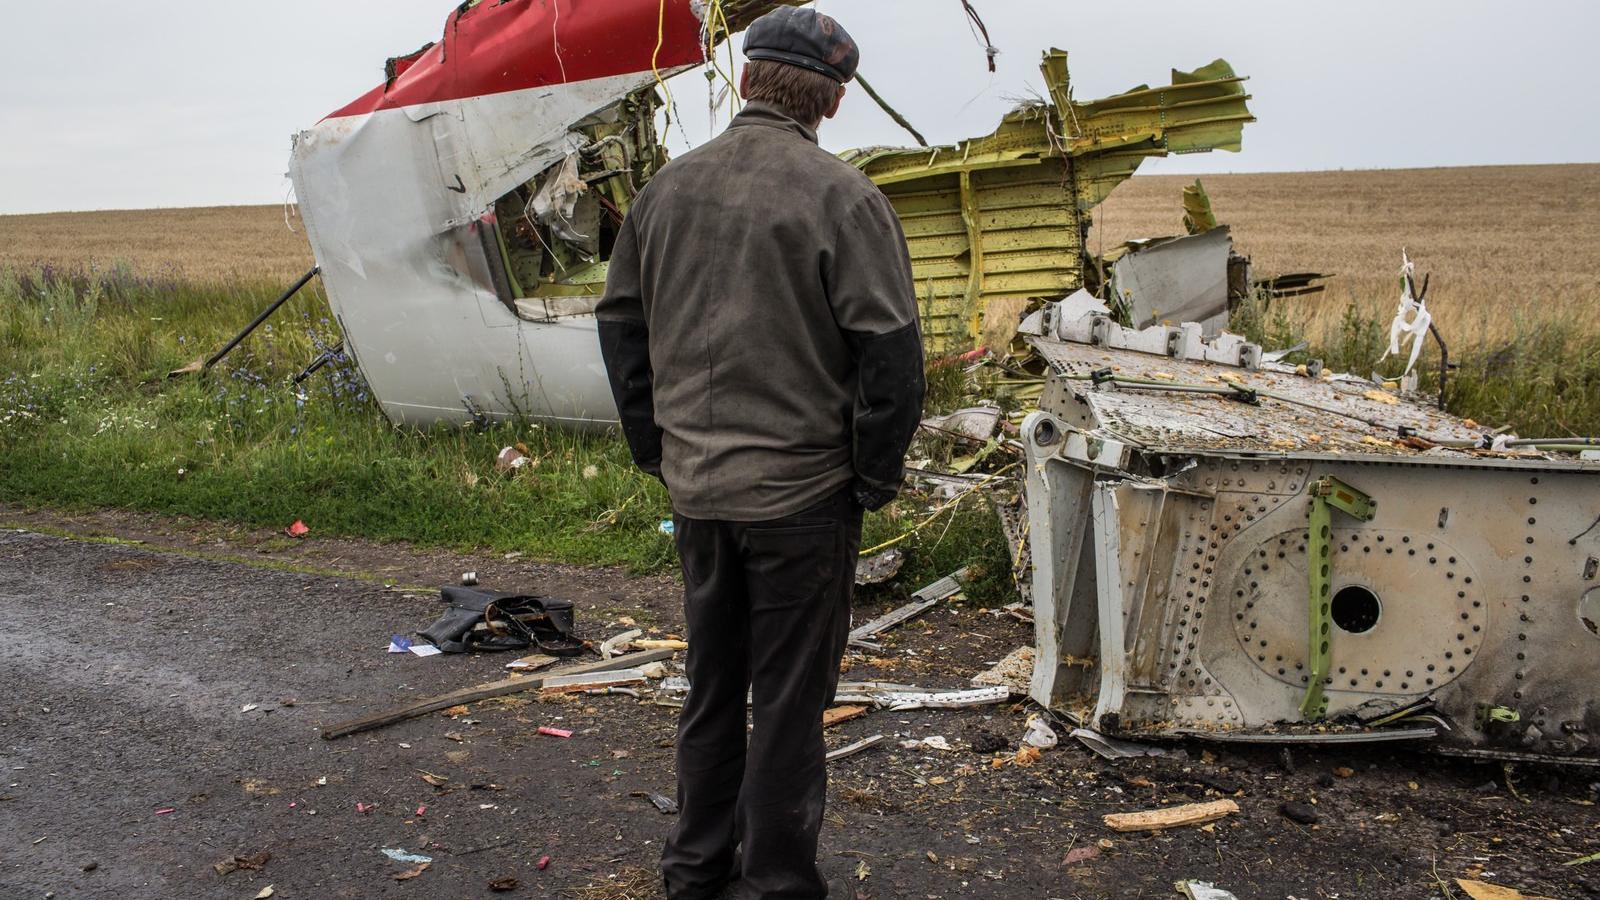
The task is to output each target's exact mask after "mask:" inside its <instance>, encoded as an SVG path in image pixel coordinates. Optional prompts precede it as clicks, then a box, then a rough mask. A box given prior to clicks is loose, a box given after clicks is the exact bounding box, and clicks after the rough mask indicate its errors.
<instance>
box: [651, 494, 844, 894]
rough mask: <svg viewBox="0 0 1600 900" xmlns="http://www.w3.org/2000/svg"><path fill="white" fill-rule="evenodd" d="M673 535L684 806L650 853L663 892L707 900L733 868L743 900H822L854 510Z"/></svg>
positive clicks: (840, 505) (691, 524)
mask: <svg viewBox="0 0 1600 900" xmlns="http://www.w3.org/2000/svg"><path fill="white" fill-rule="evenodd" d="M676 528H677V531H676V534H677V544H678V555H679V557H680V558H681V559H682V561H683V580H684V586H685V592H684V596H685V601H684V606H685V612H686V615H687V618H688V623H689V635H688V636H689V654H688V663H687V665H688V670H689V682H690V691H689V697H688V700H687V701H686V702H685V703H684V706H683V713H682V715H681V716H680V718H679V720H678V805H679V807H680V810H681V811H680V813H679V816H678V821H677V824H676V826H675V827H674V828H673V830H672V834H671V836H670V837H669V838H668V840H667V845H666V849H665V851H664V852H663V853H662V856H661V870H662V875H663V877H664V879H665V881H666V887H667V896H668V897H670V898H672V900H699V898H702V897H711V896H715V895H716V893H717V892H718V891H719V890H720V889H721V887H722V886H723V885H724V884H725V883H726V882H727V881H728V879H729V877H730V875H735V874H736V875H738V876H739V877H741V878H742V882H743V892H744V894H743V896H744V897H745V898H748V900H778V898H784V900H789V898H794V900H818V898H822V897H825V896H827V893H828V888H827V884H826V882H825V881H824V880H823V879H822V877H821V876H820V875H819V873H818V871H817V865H816V859H817V833H818V831H819V830H820V828H821V826H822V806H823V801H824V797H825V795H826V792H827V782H828V776H827V771H826V770H825V768H824V761H823V755H824V752H825V751H824V746H823V742H822V713H823V710H824V709H825V708H826V706H827V704H828V703H829V702H830V701H831V700H832V699H833V693H834V690H835V688H837V687H838V684H839V660H840V657H841V656H843V654H844V647H845V642H846V640H847V638H848V637H849V632H850V597H851V593H852V591H853V589H854V587H855V564H856V554H857V553H858V552H859V551H860V547H861V508H860V507H859V506H857V505H856V504H855V502H854V501H853V500H852V499H851V497H850V492H849V491H840V492H839V493H837V494H835V495H834V496H832V497H830V498H828V499H827V500H825V501H823V502H822V503H819V504H818V505H816V506H814V507H812V508H810V509H808V510H806V511H804V512H801V513H797V514H795V515H792V516H786V517H784V518H781V519H775V520H772V521H769V522H721V521H705V520H696V519H686V518H683V517H681V516H680V517H678V518H677V520H676ZM747 691H748V692H750V694H751V696H752V704H751V717H752V719H753V727H752V728H751V729H750V733H749V742H748V745H747V744H746V737H745V732H746V724H745V697H746V693H747ZM735 846H739V847H740V848H741V853H742V857H743V859H742V861H741V863H740V872H738V873H734V872H733V866H734V859H735V857H734V849H735Z"/></svg>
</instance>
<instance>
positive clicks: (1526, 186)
mask: <svg viewBox="0 0 1600 900" xmlns="http://www.w3.org/2000/svg"><path fill="white" fill-rule="evenodd" d="M1191 180H1192V179H1191V178H1189V177H1180V176H1136V177H1135V178H1133V179H1132V180H1130V181H1129V182H1128V183H1126V184H1124V185H1122V186H1121V187H1119V188H1118V189H1117V190H1116V191H1115V192H1114V193H1113V194H1112V195H1111V198H1110V199H1109V200H1108V201H1107V202H1106V203H1105V204H1104V205H1103V206H1101V207H1100V208H1099V209H1098V210H1097V211H1096V213H1095V219H1096V222H1097V224H1096V227H1095V230H1094V232H1093V233H1092V234H1091V236H1090V246H1091V248H1092V249H1098V248H1100V247H1110V246H1114V245H1115V244H1116V243H1118V242H1120V241H1123V240H1127V239H1129V238H1135V237H1150V236H1155V235H1163V234H1175V233H1181V232H1182V227H1183V226H1182V207H1181V204H1180V192H1181V190H1182V187H1183V185H1185V184H1187V183H1188V182H1189V181H1191ZM1201 180H1202V181H1203V183H1204V184H1205V186H1206V189H1207V191H1208V192H1209V193H1210V194H1211V199H1212V205H1213V207H1214V209H1215V211H1216V213H1217V218H1218V219H1219V220H1220V221H1222V222H1224V223H1227V224H1229V225H1230V226H1232V228H1233V234H1234V238H1235V241H1236V243H1237V245H1238V247H1239V249H1240V250H1241V251H1242V252H1244V253H1246V254H1248V255H1250V256H1251V257H1252V259H1253V260H1254V262H1255V266H1256V271H1257V272H1258V273H1260V274H1272V273H1282V272H1292V271H1319V272H1330V273H1333V274H1334V276H1335V277H1334V278H1332V279H1331V280H1330V282H1329V287H1328V290H1327V292H1326V293H1324V294H1320V295H1313V296H1311V297H1306V298H1301V299H1296V300H1291V301H1287V304H1286V306H1285V308H1286V309H1287V310H1289V312H1290V315H1291V316H1292V317H1293V318H1294V319H1295V321H1296V323H1297V324H1298V325H1299V326H1300V327H1302V328H1303V329H1304V330H1305V332H1306V333H1307V334H1308V335H1310V336H1312V337H1314V338H1327V337H1328V336H1329V335H1330V334H1331V333H1332V330H1333V329H1335V328H1336V327H1337V325H1338V323H1339V320H1340V318H1341V316H1342V315H1343V313H1344V310H1345V308H1346V307H1347V305H1348V304H1349V302H1350V301H1355V302H1356V304H1357V305H1358V307H1359V308H1360V309H1361V311H1362V312H1363V313H1365V314H1367V315H1369V316H1372V317H1375V318H1379V319H1382V320H1385V321H1386V320H1387V319H1388V317H1389V316H1390V315H1391V314H1392V312H1393V307H1394V304H1395V302H1396V300H1397V297H1398V288H1397V279H1396V275H1397V270H1398V268H1399V263H1400V250H1401V248H1402V247H1405V248H1407V249H1408V250H1409V251H1410V253H1411V257H1412V259H1414V260H1416V262H1417V265H1418V272H1419V273H1420V272H1429V273H1432V276H1433V288H1432V291H1431V292H1430V295H1429V306H1430V308H1431V309H1432V310H1433V313H1434V316H1435V319H1436V321H1437V322H1438V323H1439V325H1440V327H1441V328H1442V329H1443V331H1444V333H1445V335H1446V337H1447V339H1449V340H1450V341H1451V343H1452V346H1460V347H1462V348H1463V349H1468V348H1485V347H1494V346H1497V345H1500V344H1504V343H1508V342H1511V341H1513V340H1514V339H1515V338H1516V336H1517V335H1518V334H1519V333H1522V332H1525V331H1527V330H1538V329H1542V328H1543V327H1544V326H1546V325H1547V324H1548V325H1552V326H1555V327H1558V328H1562V329H1573V330H1576V331H1578V332H1589V333H1592V332H1600V316H1597V303H1600V164H1578V165H1552V166H1500V167H1478V168H1454V169H1406V170H1376V171H1354V172H1306V173H1288V174H1262V175H1211V176H1201ZM40 264H49V265H52V266H55V267H57V268H78V267H83V266H88V265H93V266H97V267H99V268H101V269H107V268H110V267H112V266H115V265H125V266H128V267H131V268H132V269H133V270H134V271H136V272H138V273H140V274H146V275H162V276H166V277H169V278H174V279H179V280H186V281H196V282H204V283H220V282H227V281H230V280H234V279H246V280H260V279H263V278H266V279H276V280H285V281H286V280H289V279H292V278H294V277H295V276H297V275H299V274H300V273H301V272H303V271H305V270H306V269H307V268H309V267H310V266H311V252H310V249H309V247H308V246H307V244H306V240H305V235H304V232H303V229H302V228H301V225H300V222H299V220H298V219H297V218H295V216H294V210H293V208H292V207H289V208H286V207H283V206H234V207H208V208H202V209H153V210H133V211H111V212H89V213H50V214H44V215H28V216H0V267H3V266H8V265H9V266H12V267H14V268H22V269H27V268H30V267H34V266H37V265H40Z"/></svg>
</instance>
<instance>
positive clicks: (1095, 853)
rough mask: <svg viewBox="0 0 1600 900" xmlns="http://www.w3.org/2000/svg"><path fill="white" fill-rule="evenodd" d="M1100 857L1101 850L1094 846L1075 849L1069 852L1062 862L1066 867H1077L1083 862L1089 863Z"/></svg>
mask: <svg viewBox="0 0 1600 900" xmlns="http://www.w3.org/2000/svg"><path fill="white" fill-rule="evenodd" d="M1099 856H1100V848H1099V847H1096V846H1094V845H1092V844H1091V845H1089V846H1087V847H1074V848H1072V849H1071V850H1068V851H1067V856H1066V858H1065V859H1063V860H1062V861H1061V864H1062V865H1064V866H1075V865H1077V864H1078V863H1081V862H1088V861H1089V860H1091V859H1096V858H1098V857H1099Z"/></svg>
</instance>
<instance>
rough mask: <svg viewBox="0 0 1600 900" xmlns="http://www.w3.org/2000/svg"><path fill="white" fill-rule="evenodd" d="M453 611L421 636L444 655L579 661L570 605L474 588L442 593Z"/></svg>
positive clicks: (580, 647) (581, 644) (579, 649)
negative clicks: (537, 654)
mask: <svg viewBox="0 0 1600 900" xmlns="http://www.w3.org/2000/svg"><path fill="white" fill-rule="evenodd" d="M439 593H440V596H439V599H440V601H442V602H444V603H447V604H449V606H450V608H449V609H448V610H446V611H445V614H444V615H442V616H440V617H439V619H438V621H436V622H434V623H433V624H432V625H429V626H428V627H427V628H425V629H423V630H422V631H419V632H417V636H418V637H420V638H422V639H423V640H426V641H428V642H429V643H431V644H433V645H434V646H435V647H438V648H439V649H440V650H443V651H444V652H445V653H466V652H469V651H489V650H526V649H527V648H528V647H530V646H537V647H538V648H539V650H540V651H541V652H543V653H548V654H550V655H552V656H577V655H578V654H580V653H582V652H583V648H584V646H585V644H584V642H583V641H580V640H578V639H576V638H574V637H573V636H572V625H573V613H572V601H570V600H561V599H558V598H556V597H530V596H527V595H525V594H506V593H501V592H500V591H485V590H480V589H478V588H471V587H447V588H442V589H441V590H440V592H439Z"/></svg>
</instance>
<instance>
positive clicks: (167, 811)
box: [34, 806, 178, 844]
mask: <svg viewBox="0 0 1600 900" xmlns="http://www.w3.org/2000/svg"><path fill="white" fill-rule="evenodd" d="M177 811H178V808H177V807H176V806H163V807H161V808H160V809H158V810H156V815H158V816H170V815H172V814H173V813H175V812H177ZM41 840H42V838H41ZM34 843H36V844H37V843H38V841H34Z"/></svg>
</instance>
